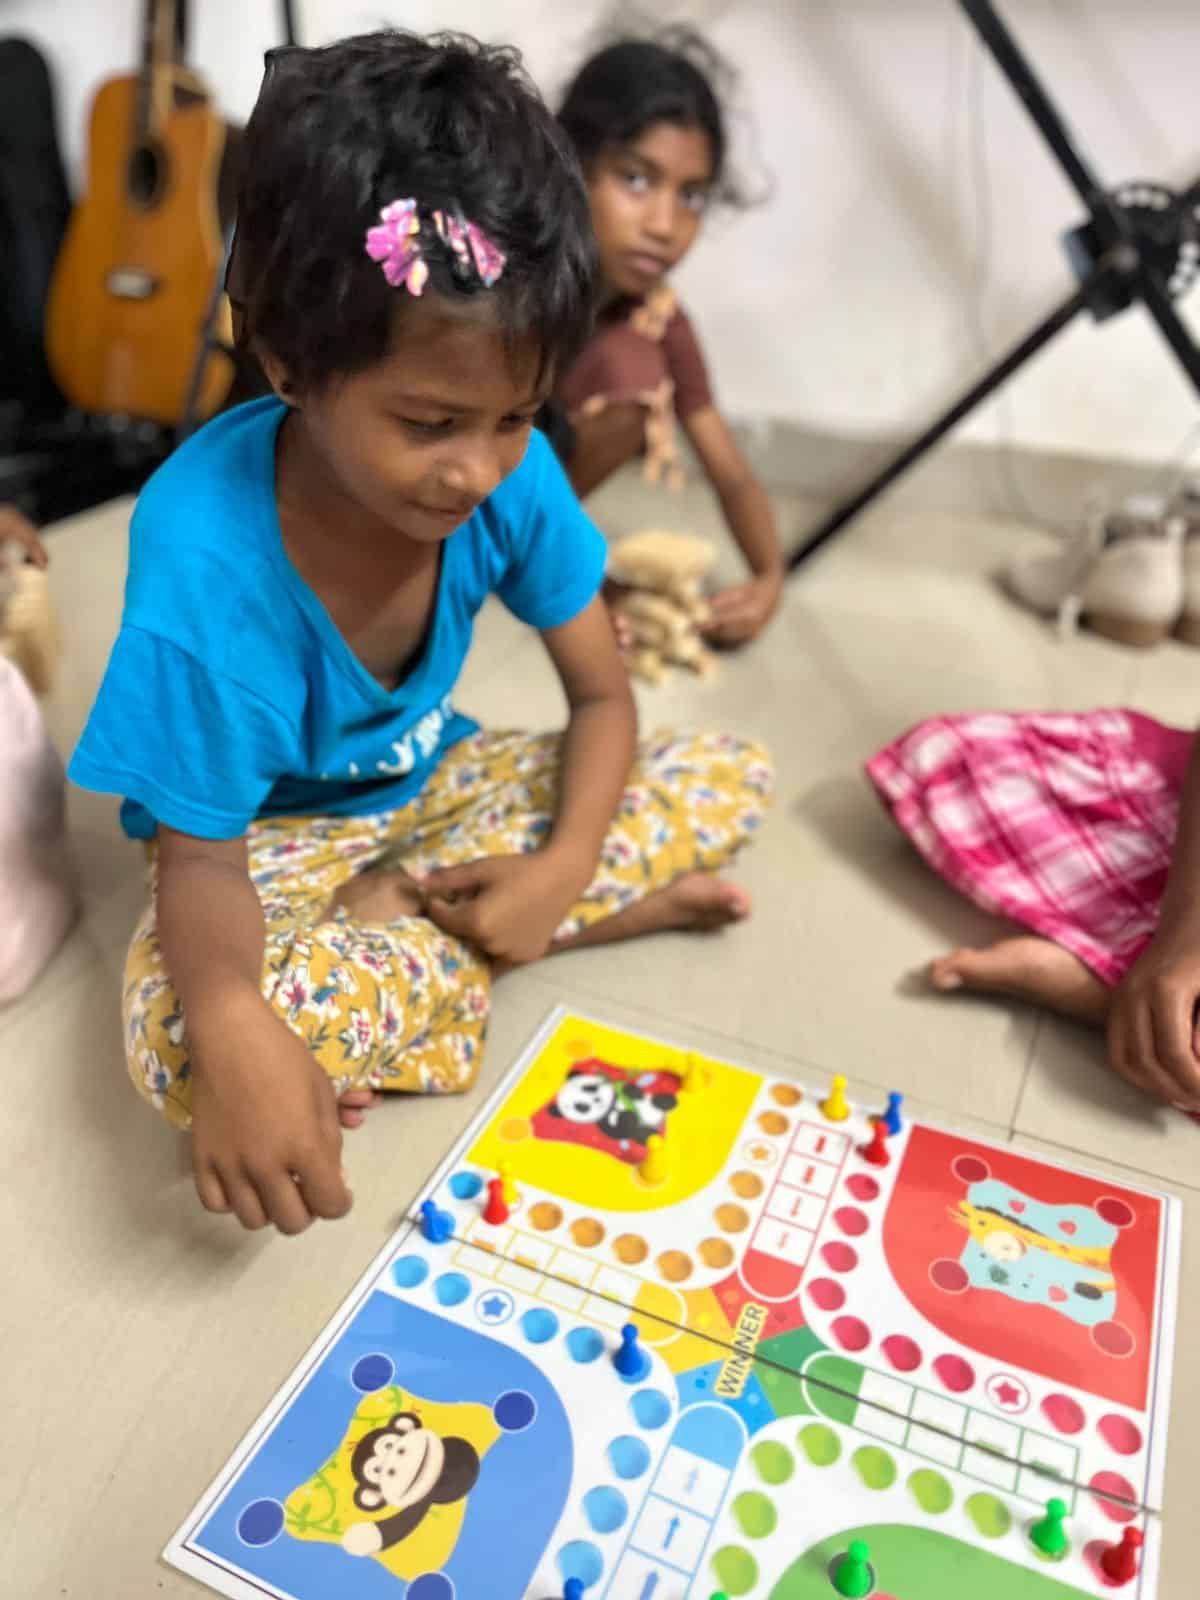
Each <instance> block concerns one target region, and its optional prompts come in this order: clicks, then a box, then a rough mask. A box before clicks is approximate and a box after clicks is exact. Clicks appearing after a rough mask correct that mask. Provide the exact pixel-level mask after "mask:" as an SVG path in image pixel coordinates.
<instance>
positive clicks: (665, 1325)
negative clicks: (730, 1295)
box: [632, 1283, 734, 1373]
mask: <svg viewBox="0 0 1200 1600" xmlns="http://www.w3.org/2000/svg"><path fill="white" fill-rule="evenodd" d="M667 1319H669V1320H667ZM632 1320H633V1321H634V1322H635V1323H636V1324H637V1328H638V1332H639V1333H640V1334H641V1336H642V1340H643V1342H644V1343H646V1344H647V1345H653V1346H654V1348H655V1349H656V1350H657V1351H658V1353H659V1355H661V1356H662V1358H663V1360H664V1361H665V1362H666V1364H667V1366H668V1367H669V1368H670V1370H671V1371H672V1372H676V1373H678V1372H691V1371H693V1370H694V1369H695V1368H696V1367H703V1366H707V1365H708V1364H709V1362H711V1361H720V1360H721V1359H722V1358H723V1357H724V1356H726V1355H727V1354H728V1351H729V1347H730V1346H731V1345H732V1344H733V1342H734V1335H733V1328H732V1327H731V1326H730V1322H729V1318H728V1317H727V1316H726V1315H725V1313H724V1311H723V1310H722V1309H721V1303H720V1301H719V1300H718V1299H717V1297H716V1295H715V1294H714V1293H713V1291H712V1290H711V1289H689V1290H688V1291H687V1292H686V1293H685V1294H684V1295H683V1296H682V1304H680V1296H679V1295H678V1293H676V1291H674V1290H672V1289H667V1288H665V1287H663V1286H662V1285H660V1284H654V1283H646V1284H642V1285H641V1287H640V1288H639V1289H638V1292H637V1295H636V1297H635V1299H634V1312H633V1318H632ZM692 1330H694V1331H692Z"/></svg>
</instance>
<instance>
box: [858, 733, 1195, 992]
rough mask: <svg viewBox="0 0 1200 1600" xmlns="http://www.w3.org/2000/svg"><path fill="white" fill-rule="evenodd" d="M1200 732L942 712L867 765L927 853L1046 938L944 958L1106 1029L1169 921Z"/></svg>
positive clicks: (980, 982)
mask: <svg viewBox="0 0 1200 1600" xmlns="http://www.w3.org/2000/svg"><path fill="white" fill-rule="evenodd" d="M1191 745H1192V735H1191V734H1190V733H1184V732H1181V731H1179V730H1177V729H1174V728H1166V727H1164V726H1163V725H1162V724H1160V723H1156V722H1153V721H1151V720H1150V719H1149V718H1146V717H1142V716H1139V715H1137V714H1136V713H1132V712H1126V711H1099V712H1091V713H1087V714H1083V715H1077V714H1071V713H1047V714H1031V715H1026V716H1010V715H1004V714H1000V713H985V714H982V715H979V716H968V717H948V718H935V719H933V720H931V721H929V722H925V723H921V724H920V725H919V726H918V727H916V728H914V729H912V730H911V731H910V732H909V733H907V734H905V735H904V737H903V738H901V739H898V740H897V741H896V742H895V743H894V744H891V745H889V746H887V747H886V748H885V749H884V750H881V751H880V752H879V754H878V755H877V756H875V757H874V758H873V759H872V760H871V761H870V762H869V763H868V765H867V774H868V776H869V777H870V779H871V781H872V782H873V783H874V784H875V786H876V788H877V790H878V791H879V794H880V796H881V798H882V799H883V801H884V803H885V805H887V807H888V809H889V810H890V812H891V814H892V816H893V818H894V819H895V821H896V823H897V824H898V825H899V827H900V828H901V829H902V830H903V831H904V833H906V834H907V835H908V837H909V838H910V839H911V840H912V842H913V843H914V844H915V845H916V847H917V849H918V850H919V851H920V852H921V854H922V856H924V858H925V860H926V861H927V862H928V863H929V864H930V865H931V866H932V867H934V868H935V870H936V871H938V872H940V873H941V874H942V876H943V877H945V878H946V879H947V880H948V882H950V883H951V884H953V885H954V887H955V888H957V889H959V890H961V891H962V893H964V894H966V895H968V896H969V897H970V898H971V899H972V900H974V901H975V903H976V904H977V905H980V906H982V907H983V908H984V909H985V910H988V911H993V912H996V913H997V914H999V915H1001V916H1004V917H1007V918H1009V919H1011V920H1012V921H1015V922H1019V923H1023V924H1024V925H1025V926H1026V927H1029V928H1032V929H1033V930H1034V931H1035V933H1036V934H1037V935H1039V936H1040V937H1029V936H1023V937H1018V938H1004V939H1001V940H999V941H997V943H995V944H994V945H992V946H991V947H990V948H988V949H986V950H954V951H952V952H950V954H948V955H946V956H942V957H940V958H939V959H938V960H936V961H934V962H933V964H932V965H931V967H930V978H931V981H932V982H933V985H934V987H935V988H937V989H940V990H943V991H948V990H954V989H964V988H968V989H979V990H983V991H988V992H993V993H1004V994H1011V995H1014V996H1016V997H1017V998H1019V999H1023V1000H1028V1001H1031V1002H1033V1003H1034V1004H1036V1005H1044V1006H1047V1007H1049V1008H1050V1009H1051V1010H1054V1011H1059V1012H1063V1013H1065V1014H1066V1015H1068V1016H1072V1017H1077V1018H1079V1019H1081V1020H1083V1021H1087V1022H1094V1023H1103V1022H1104V1021H1105V1020H1106V1019H1107V1016H1108V1008H1109V1001H1110V997H1111V994H1112V991H1113V989H1114V988H1115V987H1116V985H1117V984H1118V983H1120V981H1121V979H1122V978H1123V977H1124V975H1125V973H1126V972H1127V971H1128V970H1129V968H1130V966H1132V964H1133V962H1134V961H1135V960H1136V959H1137V957H1138V955H1140V953H1141V951H1142V950H1143V949H1144V948H1145V946H1146V943H1147V941H1148V940H1149V938H1150V937H1151V935H1152V933H1153V931H1154V928H1155V926H1156V925H1157V921H1158V907H1159V903H1160V900H1161V897H1162V892H1163V889H1164V887H1165V884H1166V875H1167V868H1168V866H1169V864H1170V859H1171V850H1172V847H1173V843H1174V837H1175V828H1176V822H1177V817H1178V808H1179V795H1180V792H1181V789H1182V784H1183V775H1184V771H1185V769H1186V765H1187V759H1188V756H1189V754H1190V751H1191Z"/></svg>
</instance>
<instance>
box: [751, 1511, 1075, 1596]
mask: <svg viewBox="0 0 1200 1600" xmlns="http://www.w3.org/2000/svg"><path fill="white" fill-rule="evenodd" d="M853 1539H862V1540H863V1541H864V1542H865V1543H866V1544H867V1545H868V1546H869V1547H870V1551H871V1565H872V1567H873V1568H874V1569H875V1586H876V1588H877V1589H879V1590H880V1591H881V1592H882V1593H884V1594H896V1595H905V1596H908V1595H916V1596H919V1597H920V1600H963V1596H964V1595H969V1596H970V1597H971V1600H1015V1597H1016V1596H1018V1595H1019V1596H1020V1600H1080V1591H1079V1590H1078V1589H1076V1588H1073V1587H1071V1586H1069V1585H1067V1584H1065V1583H1061V1582H1060V1581H1059V1580H1058V1579H1057V1578H1051V1577H1043V1575H1042V1574H1041V1573H1039V1572H1031V1571H1029V1570H1028V1569H1027V1568H1025V1567H1016V1566H1014V1565H1013V1564H1012V1562H1011V1561H1005V1560H1004V1559H1003V1557H1001V1556H997V1555H995V1554H993V1553H992V1552H991V1551H990V1550H983V1549H979V1548H978V1547H976V1546H974V1545H969V1544H963V1543H962V1541H961V1540H959V1539H954V1538H951V1537H950V1535H949V1534H944V1533H938V1532H935V1531H934V1530H932V1529H929V1528H906V1527H900V1526H895V1525H887V1524H884V1525H880V1526H878V1527H865V1528H844V1529H843V1530H842V1531H841V1532H840V1533H837V1534H834V1535H833V1537H832V1538H829V1539H824V1540H822V1542H821V1543H820V1544H817V1545H813V1546H812V1548H811V1549H809V1550H807V1551H806V1552H805V1553H804V1555H802V1556H801V1557H800V1559H799V1560H798V1561H795V1562H793V1564H792V1565H791V1566H790V1567H789V1568H788V1570H787V1571H786V1572H785V1573H784V1575H783V1577H782V1578H780V1579H779V1581H778V1583H776V1585H775V1587H774V1588H773V1589H772V1590H771V1593H770V1597H769V1600H830V1594H831V1589H830V1582H829V1569H830V1563H831V1562H832V1561H833V1560H834V1559H835V1558H836V1557H838V1556H844V1555H845V1553H846V1551H847V1549H848V1548H849V1546H850V1542H851V1540H853Z"/></svg>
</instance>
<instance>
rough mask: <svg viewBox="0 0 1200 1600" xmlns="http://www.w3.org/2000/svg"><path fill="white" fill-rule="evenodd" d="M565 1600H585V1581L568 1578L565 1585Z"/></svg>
mask: <svg viewBox="0 0 1200 1600" xmlns="http://www.w3.org/2000/svg"><path fill="white" fill-rule="evenodd" d="M563 1600H583V1579H582V1578H568V1579H567V1581H566V1583H564V1584H563Z"/></svg>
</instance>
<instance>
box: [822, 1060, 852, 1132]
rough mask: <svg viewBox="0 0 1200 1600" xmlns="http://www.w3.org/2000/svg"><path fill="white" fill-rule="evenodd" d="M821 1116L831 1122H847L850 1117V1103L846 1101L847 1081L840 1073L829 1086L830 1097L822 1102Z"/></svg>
mask: <svg viewBox="0 0 1200 1600" xmlns="http://www.w3.org/2000/svg"><path fill="white" fill-rule="evenodd" d="M821 1115H822V1116H824V1117H828V1119H829V1121H830V1122H845V1120H846V1118H847V1117H848V1116H849V1115H850V1103H849V1101H848V1100H847V1099H846V1080H845V1078H843V1077H842V1075H841V1073H840V1072H839V1073H838V1075H837V1077H836V1078H835V1079H834V1080H833V1082H832V1083H831V1084H830V1085H829V1096H828V1098H827V1099H825V1100H822V1101H821Z"/></svg>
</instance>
